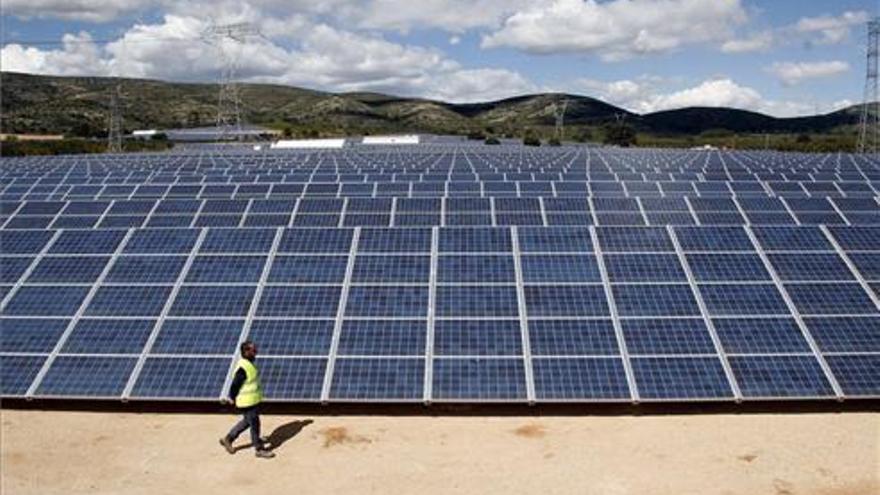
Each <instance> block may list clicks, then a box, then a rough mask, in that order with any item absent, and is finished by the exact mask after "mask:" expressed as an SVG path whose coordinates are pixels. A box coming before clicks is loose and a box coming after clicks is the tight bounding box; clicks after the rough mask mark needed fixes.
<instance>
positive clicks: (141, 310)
mask: <svg viewBox="0 0 880 495" xmlns="http://www.w3.org/2000/svg"><path fill="white" fill-rule="evenodd" d="M170 294H171V287H169V286H163V285H136V286H102V287H100V288H99V289H98V291H97V292H96V293H95V296H94V297H93V298H92V300H91V302H90V303H89V305H88V307H87V308H86V311H85V315H87V316H159V314H160V313H161V312H162V308H163V307H164V306H165V302H166V301H167V300H168V296H169V295H170Z"/></svg>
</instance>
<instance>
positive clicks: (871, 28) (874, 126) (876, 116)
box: [857, 17, 880, 153]
mask: <svg viewBox="0 0 880 495" xmlns="http://www.w3.org/2000/svg"><path fill="white" fill-rule="evenodd" d="M878 57H880V18H878V17H875V18H873V19H871V20H870V21H868V46H867V63H866V68H865V94H864V98H863V99H862V116H861V120H860V122H859V141H858V148H857V151H858V152H859V153H877V152H878V151H880V102H878V97H880V94H878V88H877V84H878V63H877V62H878Z"/></svg>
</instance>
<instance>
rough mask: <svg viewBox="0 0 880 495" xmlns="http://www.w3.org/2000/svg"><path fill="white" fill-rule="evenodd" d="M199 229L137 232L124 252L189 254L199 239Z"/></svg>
mask: <svg viewBox="0 0 880 495" xmlns="http://www.w3.org/2000/svg"><path fill="white" fill-rule="evenodd" d="M199 233H200V230H198V229H144V230H136V231H135V232H134V233H133V234H132V236H131V238H130V239H129V240H128V243H126V245H125V249H124V250H123V252H125V253H127V254H128V253H131V254H178V253H189V252H190V251H191V250H192V247H193V246H194V245H195V243H196V240H197V239H198V237H199Z"/></svg>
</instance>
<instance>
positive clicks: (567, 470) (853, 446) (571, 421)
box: [0, 410, 880, 495]
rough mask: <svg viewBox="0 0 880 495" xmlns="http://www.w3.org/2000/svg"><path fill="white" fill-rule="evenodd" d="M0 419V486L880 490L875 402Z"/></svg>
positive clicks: (141, 490) (16, 414)
mask: <svg viewBox="0 0 880 495" xmlns="http://www.w3.org/2000/svg"><path fill="white" fill-rule="evenodd" d="M0 420H2V444H0V449H2V456H0V460H2V466H0V467H2V485H0V488H2V490H0V492H2V493H3V495H14V494H15V495H17V494H40V495H52V494H59V495H60V494H64V495H74V494H80V493H82V494H85V493H88V494H164V493H174V494H184V495H199V494H209V495H220V494H224V493H245V491H244V490H248V493H270V494H279V493H296V494H298V495H299V494H336V493H352V494H355V493H356V494H363V493H377V494H393V495H398V494H399V495H404V494H410V493H418V494H425V495H427V494H435V493H436V494H443V495H450V494H458V493H479V494H494V493H498V494H515V493H528V494H530V495H536V494H555V493H572V494H588V495H589V494H596V495H599V494H601V495H618V494H619V495H624V494H651V495H666V494H669V495H673V494H674V495H688V494H701V495H708V494H719V495H721V494H723V495H740V494H742V495H762V494H769V495H814V494H815V495H869V494H877V493H880V414H869V413H845V414H799V415H763V414H752V415H703V416H700V415H690V416H643V417H631V416H623V417H439V418H432V417H364V416H315V417H311V418H307V417H289V416H271V415H267V416H264V417H263V425H264V430H265V434H270V433H272V432H273V430H274V433H273V437H274V440H275V441H276V443H280V444H281V445H280V446H279V447H278V448H277V450H276V452H277V454H278V457H277V458H276V459H273V460H261V459H256V458H254V456H253V453H252V451H251V450H250V449H247V450H242V451H240V452H238V453H237V454H236V455H234V456H230V455H228V454H227V453H226V452H225V451H223V450H222V448H221V447H220V446H219V445H218V444H217V439H218V438H219V437H220V436H221V435H222V434H223V433H224V432H225V431H226V430H227V429H228V428H229V427H230V426H231V425H232V423H233V422H234V421H235V418H234V417H233V416H231V415H230V416H222V415H186V414H174V415H172V414H117V413H83V412H45V411H19V410H3V411H0ZM308 420H311V422H309V421H308ZM245 436H246V435H245ZM238 443H239V444H243V443H246V439H245V438H241V439H239V442H238Z"/></svg>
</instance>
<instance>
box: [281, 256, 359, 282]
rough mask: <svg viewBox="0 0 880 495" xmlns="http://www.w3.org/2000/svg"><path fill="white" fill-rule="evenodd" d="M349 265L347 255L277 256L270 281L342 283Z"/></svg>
mask: <svg viewBox="0 0 880 495" xmlns="http://www.w3.org/2000/svg"><path fill="white" fill-rule="evenodd" d="M347 266H348V258H347V257H345V256H312V255H309V256H277V257H276V258H275V261H274V263H273V264H272V269H271V271H270V272H269V283H342V281H343V280H344V279H345V270H346V267H347Z"/></svg>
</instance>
